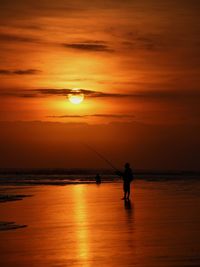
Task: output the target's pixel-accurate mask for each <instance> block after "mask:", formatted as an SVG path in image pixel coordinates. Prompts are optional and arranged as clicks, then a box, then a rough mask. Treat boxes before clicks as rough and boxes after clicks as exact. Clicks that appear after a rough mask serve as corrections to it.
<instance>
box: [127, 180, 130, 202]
mask: <svg viewBox="0 0 200 267" xmlns="http://www.w3.org/2000/svg"><path fill="white" fill-rule="evenodd" d="M129 197H130V183H129V184H128V186H127V199H129Z"/></svg>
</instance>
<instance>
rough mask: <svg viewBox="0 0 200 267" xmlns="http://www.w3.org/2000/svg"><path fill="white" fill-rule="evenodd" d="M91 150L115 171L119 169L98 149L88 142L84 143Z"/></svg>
mask: <svg viewBox="0 0 200 267" xmlns="http://www.w3.org/2000/svg"><path fill="white" fill-rule="evenodd" d="M83 144H84V145H85V146H86V147H87V148H88V149H89V150H91V151H93V152H94V153H95V154H96V155H98V156H99V157H100V158H101V159H103V160H104V161H105V162H106V163H107V164H108V165H109V166H110V167H112V169H114V170H115V171H117V172H118V171H119V170H118V169H117V168H116V167H115V166H114V165H113V164H112V162H110V161H109V160H108V159H107V158H105V157H104V156H103V155H101V154H100V153H99V152H98V151H96V150H95V149H94V148H93V147H91V146H89V145H88V144H85V143H83Z"/></svg>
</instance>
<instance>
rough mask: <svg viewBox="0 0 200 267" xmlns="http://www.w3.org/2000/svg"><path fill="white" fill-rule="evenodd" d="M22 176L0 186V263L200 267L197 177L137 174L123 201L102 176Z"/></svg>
mask: <svg viewBox="0 0 200 267" xmlns="http://www.w3.org/2000/svg"><path fill="white" fill-rule="evenodd" d="M86 176H87V175H86ZM22 177H23V175H22V176H21V177H20V175H19V174H18V175H17V178H16V177H14V176H13V178H11V177H10V178H9V177H6V180H4V182H3V183H2V184H1V185H0V195H1V196H6V200H5V201H3V202H2V203H0V222H1V225H2V228H0V230H2V231H0V266H2V267H27V266H30V267H36V266H37V267H46V266H59V267H61V266H63V267H64V266H78V267H79V266H83V267H90V266H91V267H93V266H111V267H115V266H117V267H118V266H119V267H121V266H125V267H129V266H130V267H132V266H136V267H197V266H198V267H199V266H200V242H199V240H200V180H199V179H196V178H195V179H194V177H193V179H192V178H191V177H190V178H188V177H187V178H185V177H183V178H182V179H180V177H179V178H178V179H173V178H172V177H170V179H169V178H166V177H165V176H164V177H161V178H160V179H159V178H158V177H156V178H155V179H154V178H153V177H150V178H148V179H146V178H144V179H136V180H135V181H134V182H133V183H132V187H131V189H132V193H131V201H130V202H128V201H123V200H121V197H122V195H123V192H122V182H121V181H120V180H115V179H114V178H110V179H108V177H107V176H105V177H104V180H105V181H104V182H103V183H102V184H101V185H96V184H95V183H94V177H93V176H92V175H91V177H89V178H88V176H87V178H86V177H85V176H84V177H82V176H81V177H79V178H78V176H76V175H75V176H74V178H73V179H72V178H70V177H66V176H65V177H59V178H60V179H59V182H61V185H63V186H60V185H56V184H54V182H55V181H57V180H58V177H54V178H55V179H54V178H52V177H46V176H45V177H41V176H40V175H39V176H37V179H36V177H35V176H27V175H25V176H24V178H23V179H22ZM61 178H62V179H61ZM1 179H2V178H1ZM9 179H14V180H13V183H9V182H8V183H6V181H7V180H9ZM27 179H28V182H27ZM20 181H22V182H20ZM30 181H31V183H29V182H30ZM38 181H39V183H38ZM47 181H48V184H47V185H46V184H45V182H47ZM52 182H53V183H52ZM71 182H74V183H75V184H73V183H71ZM32 183H34V184H32ZM40 183H41V184H40ZM50 184H53V186H50ZM10 198H11V200H12V201H9V199H10Z"/></svg>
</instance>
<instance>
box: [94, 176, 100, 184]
mask: <svg viewBox="0 0 200 267" xmlns="http://www.w3.org/2000/svg"><path fill="white" fill-rule="evenodd" d="M95 180H96V184H100V183H101V176H100V175H99V174H97V175H96V177H95Z"/></svg>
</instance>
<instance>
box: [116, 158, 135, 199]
mask: <svg viewBox="0 0 200 267" xmlns="http://www.w3.org/2000/svg"><path fill="white" fill-rule="evenodd" d="M116 174H117V175H118V176H120V177H122V178H123V189H124V197H123V198H122V199H128V200H129V197H130V184H131V182H132V181H133V171H132V169H131V168H130V164H129V163H126V164H125V165H124V171H123V172H120V171H117V172H116Z"/></svg>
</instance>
